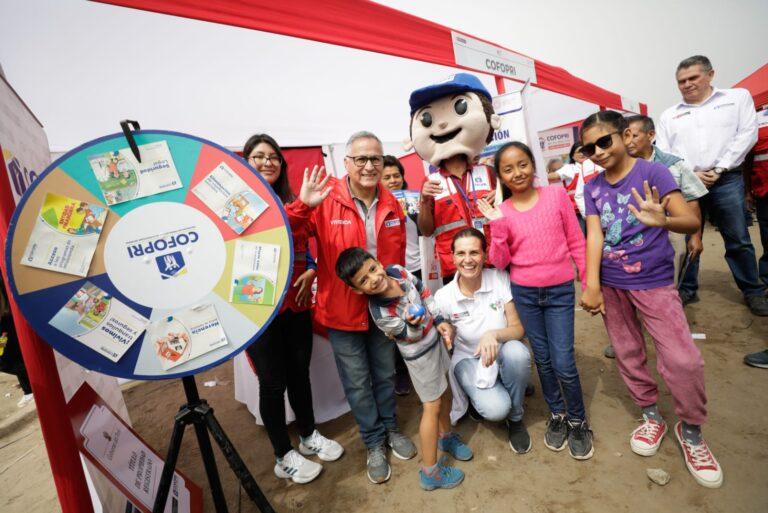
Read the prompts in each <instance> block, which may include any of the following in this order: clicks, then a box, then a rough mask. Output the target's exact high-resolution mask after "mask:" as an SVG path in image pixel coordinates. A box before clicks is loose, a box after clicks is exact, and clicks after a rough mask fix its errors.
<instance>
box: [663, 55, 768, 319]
mask: <svg viewBox="0 0 768 513" xmlns="http://www.w3.org/2000/svg"><path fill="white" fill-rule="evenodd" d="M714 75H715V71H714V70H713V69H712V64H711V63H710V62H709V59H707V58H706V57H704V56H702V55H695V56H693V57H689V58H687V59H685V60H684V61H682V62H681V63H680V64H679V65H678V66H677V72H676V78H677V87H678V88H679V89H680V92H681V94H682V96H683V101H682V102H680V103H678V104H677V105H673V106H672V107H670V108H668V109H667V110H665V111H664V113H663V114H662V115H661V119H660V121H659V126H658V131H657V133H656V144H657V146H658V147H659V148H660V149H661V150H662V151H664V152H667V153H672V154H673V155H678V156H680V157H682V158H684V159H685V160H686V161H688V163H689V164H691V165H692V166H693V170H694V171H695V172H696V174H697V175H698V177H699V178H700V179H701V181H702V182H704V185H705V186H707V188H708V189H709V194H707V195H706V196H705V197H703V198H702V199H701V210H702V215H707V216H709V218H710V220H711V221H712V222H713V223H714V224H715V225H716V226H717V227H718V228H719V230H720V235H721V236H722V237H723V242H724V243H725V259H726V261H727V262H728V267H730V269H731V274H733V279H734V280H735V281H736V285H738V287H739V289H741V293H742V294H743V295H744V299H745V301H746V303H747V305H748V306H749V309H750V310H751V311H752V313H753V314H754V315H760V316H768V298H766V296H765V294H766V287H765V285H764V284H762V283H761V282H760V279H759V277H758V271H757V259H756V257H755V248H754V246H752V241H751V240H750V238H749V232H748V231H747V224H746V220H745V217H744V208H745V202H744V179H743V177H742V164H743V162H744V158H745V157H746V155H747V153H748V152H749V150H750V149H751V148H752V146H754V144H755V142H756V141H757V118H756V116H755V105H754V102H753V101H752V97H751V96H750V94H749V91H747V90H746V89H718V88H715V87H712V85H711V83H712V78H713V77H714ZM698 273H699V260H698V258H694V259H692V261H691V263H690V265H689V266H688V269H687V270H686V273H685V275H684V276H683V279H682V281H681V282H680V287H679V288H680V297H681V299H682V300H683V304H687V303H691V302H695V301H697V300H698V296H697V294H696V292H697V290H698V288H699V284H698Z"/></svg>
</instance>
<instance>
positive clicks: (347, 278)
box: [336, 247, 376, 288]
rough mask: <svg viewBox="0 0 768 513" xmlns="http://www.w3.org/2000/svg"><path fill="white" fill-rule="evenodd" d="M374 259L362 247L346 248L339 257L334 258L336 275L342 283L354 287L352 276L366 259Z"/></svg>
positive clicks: (374, 258)
mask: <svg viewBox="0 0 768 513" xmlns="http://www.w3.org/2000/svg"><path fill="white" fill-rule="evenodd" d="M369 258H370V259H372V260H376V257H375V256H373V255H371V254H370V253H368V252H367V251H366V250H364V249H363V248H357V247H353V248H347V249H345V250H344V251H342V252H341V254H340V255H339V258H337V259H336V276H338V277H339V279H341V281H343V282H344V283H346V284H347V285H349V286H350V287H352V288H354V287H355V286H354V285H353V284H352V278H354V276H355V274H357V271H359V270H360V269H361V268H362V267H363V264H364V263H365V261H366V260H368V259H369Z"/></svg>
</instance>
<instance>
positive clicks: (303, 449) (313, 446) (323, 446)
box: [299, 429, 344, 461]
mask: <svg viewBox="0 0 768 513" xmlns="http://www.w3.org/2000/svg"><path fill="white" fill-rule="evenodd" d="M299 452H300V453H301V454H303V455H304V456H312V455H313V454H317V457H318V458H320V459H321V460H323V461H336V460H338V459H339V458H341V455H342V454H344V448H343V447H342V446H341V444H339V442H337V441H335V440H331V439H330V438H326V437H324V436H323V435H321V434H320V432H319V431H318V430H317V429H315V431H314V432H313V433H312V434H311V435H309V437H307V438H303V439H302V440H301V442H300V443H299Z"/></svg>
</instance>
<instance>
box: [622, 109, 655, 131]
mask: <svg viewBox="0 0 768 513" xmlns="http://www.w3.org/2000/svg"><path fill="white" fill-rule="evenodd" d="M632 123H642V124H643V126H642V128H641V130H642V131H643V132H644V133H646V134H647V133H648V132H650V131H651V130H653V131H654V132H655V131H656V125H654V124H653V119H651V118H650V117H648V116H643V115H642V114H635V115H634V116H629V117H628V118H627V125H631V124H632Z"/></svg>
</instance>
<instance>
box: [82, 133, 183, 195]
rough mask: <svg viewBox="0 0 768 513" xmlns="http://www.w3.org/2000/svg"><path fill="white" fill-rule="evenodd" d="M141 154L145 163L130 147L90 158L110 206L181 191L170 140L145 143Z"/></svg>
mask: <svg viewBox="0 0 768 513" xmlns="http://www.w3.org/2000/svg"><path fill="white" fill-rule="evenodd" d="M139 153H140V154H141V162H139V161H138V160H136V157H134V155H133V152H132V151H131V150H130V148H123V149H121V150H117V151H110V152H107V153H100V154H98V155H93V156H91V157H89V158H88V160H89V161H90V163H91V168H92V169H93V173H94V174H95V175H96V180H97V181H98V182H99V187H100V188H101V192H102V194H104V201H106V202H107V205H115V204H117V203H123V202H125V201H130V200H134V199H137V198H143V197H145V196H152V195H153V194H158V193H161V192H166V191H172V190H174V189H180V188H181V186H182V184H181V179H180V178H179V173H178V171H176V166H175V165H174V163H173V158H172V157H171V151H170V150H169V149H168V143H167V142H166V141H158V142H153V143H149V144H141V145H139Z"/></svg>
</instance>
